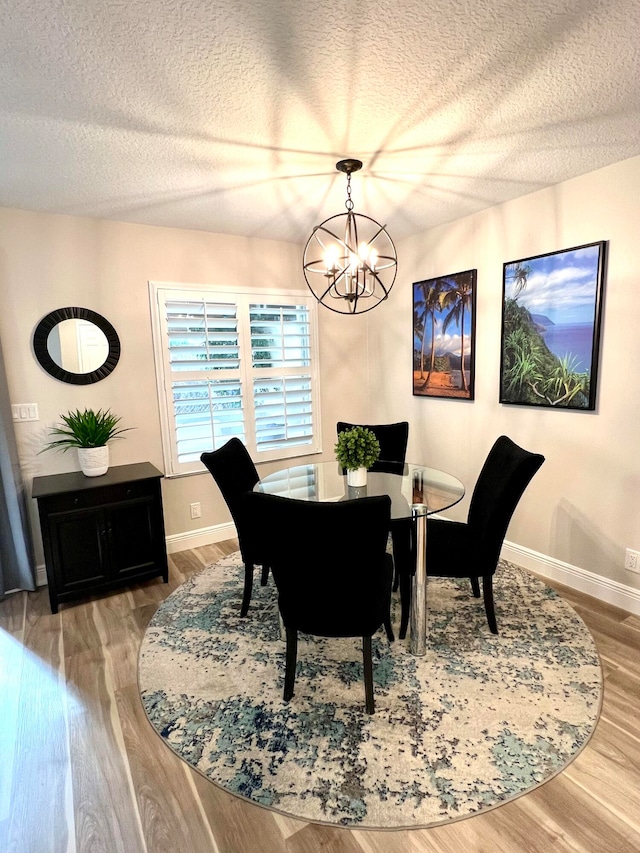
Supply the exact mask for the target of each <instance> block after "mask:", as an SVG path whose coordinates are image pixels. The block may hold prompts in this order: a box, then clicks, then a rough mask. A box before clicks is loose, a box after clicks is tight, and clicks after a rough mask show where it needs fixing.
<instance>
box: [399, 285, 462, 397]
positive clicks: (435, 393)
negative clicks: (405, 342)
mask: <svg viewBox="0 0 640 853" xmlns="http://www.w3.org/2000/svg"><path fill="white" fill-rule="evenodd" d="M477 276H478V271H477V270H475V269H472V270H464V271H463V272H456V273H452V274H450V275H443V276H437V277H435V278H427V279H423V280H422V281H415V282H414V283H413V396H414V397H446V398H448V399H452V400H473V399H474V393H475V354H476V288H477Z"/></svg>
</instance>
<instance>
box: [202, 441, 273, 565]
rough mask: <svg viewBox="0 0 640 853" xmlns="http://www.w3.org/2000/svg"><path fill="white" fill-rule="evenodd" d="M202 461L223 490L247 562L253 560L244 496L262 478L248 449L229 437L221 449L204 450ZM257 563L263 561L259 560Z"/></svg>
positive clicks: (251, 537) (252, 537) (251, 538)
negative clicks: (243, 501)
mask: <svg viewBox="0 0 640 853" xmlns="http://www.w3.org/2000/svg"><path fill="white" fill-rule="evenodd" d="M200 460H201V461H202V463H203V464H204V465H205V466H206V467H207V469H208V470H209V473H210V474H211V476H212V477H213V479H214V480H215V481H216V483H217V485H218V488H219V489H220V491H221V492H222V497H223V498H224V499H225V501H226V503H227V506H228V507H229V511H230V512H231V517H232V518H233V522H234V524H235V526H236V532H237V534H238V541H239V543H240V550H241V552H242V557H243V559H244V560H245V562H253V561H252V560H251V558H250V555H249V554H248V549H249V544H250V542H251V541H252V540H254V539H255V537H254V536H252V535H251V533H250V526H249V525H248V523H247V518H246V514H245V512H244V509H243V506H242V503H241V500H240V498H241V496H242V495H243V494H244V493H245V492H248V491H251V489H253V487H254V486H255V484H256V483H257V482H258V480H259V479H260V477H259V475H258V472H257V470H256V466H255V465H254V464H253V460H252V459H251V456H250V455H249V451H248V450H247V448H246V447H245V446H244V444H243V443H242V442H241V441H240V439H239V438H230V439H229V441H227V443H226V444H223V445H222V447H220V448H219V449H218V450H213V451H211V452H210V453H203V454H202V455H201V456H200ZM255 562H260V560H256V561H255Z"/></svg>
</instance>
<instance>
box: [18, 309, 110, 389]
mask: <svg viewBox="0 0 640 853" xmlns="http://www.w3.org/2000/svg"><path fill="white" fill-rule="evenodd" d="M63 320H87V321H88V322H89V323H93V324H94V326H97V327H98V328H99V329H100V330H101V331H102V332H103V334H104V336H105V337H106V339H107V343H108V344H109V353H108V355H107V357H106V359H105V360H104V362H103V363H102V364H101V365H100V367H98V369H97V370H92V371H91V372H90V373H71V372H70V371H69V370H65V369H64V368H63V367H60V365H58V364H56V362H55V361H54V360H53V359H52V358H51V356H50V355H49V350H48V348H47V340H48V338H49V332H50V331H51V330H52V329H53V328H54V327H55V326H57V325H58V323H62V321H63ZM33 352H34V354H35V357H36V358H37V359H38V362H39V363H40V365H41V366H42V367H43V368H44V369H45V370H46V371H47V373H48V374H50V375H51V376H53V377H55V379H59V380H60V381H61V382H68V383H70V384H71V385H90V384H92V383H93V382H100V380H101V379H104V378H105V377H107V376H108V375H109V374H110V373H111V372H112V371H113V370H115V367H116V365H117V363H118V359H119V358H120V338H119V337H118V333H117V332H116V330H115V329H114V328H113V326H112V325H111V323H110V322H109V321H108V320H105V318H104V317H103V316H102V315H101V314H96V312H95V311H92V310H91V309H90V308H58V309H57V310H56V311H51V312H50V313H49V314H47V315H46V316H45V317H43V318H42V320H40V322H39V323H38V325H37V326H36V330H35V332H34V333H33Z"/></svg>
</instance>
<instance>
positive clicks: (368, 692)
mask: <svg viewBox="0 0 640 853" xmlns="http://www.w3.org/2000/svg"><path fill="white" fill-rule="evenodd" d="M362 663H363V666H364V695H365V699H366V705H367V714H373V712H374V711H375V706H374V703H373V664H372V662H371V637H363V638H362Z"/></svg>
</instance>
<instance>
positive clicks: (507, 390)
mask: <svg viewBox="0 0 640 853" xmlns="http://www.w3.org/2000/svg"><path fill="white" fill-rule="evenodd" d="M502 357H503V372H502V390H503V394H504V396H505V397H506V398H507V399H508V400H509V401H510V402H512V403H537V404H543V405H548V406H569V407H571V408H582V409H583V408H586V406H587V405H588V402H589V374H588V373H577V372H576V371H575V361H574V360H572V359H569V358H564V359H559V358H558V357H557V356H555V355H554V354H553V353H552V352H551V351H550V350H549V348H548V347H547V345H546V344H545V342H544V339H543V338H542V336H541V335H540V333H539V331H538V329H537V328H536V325H535V323H534V322H533V320H532V319H531V315H530V313H529V311H528V310H527V309H526V308H525V307H524V306H522V305H518V302H517V300H516V299H507V300H506V301H505V306H504V345H503V353H502Z"/></svg>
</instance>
